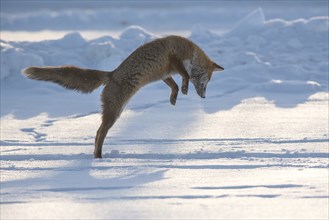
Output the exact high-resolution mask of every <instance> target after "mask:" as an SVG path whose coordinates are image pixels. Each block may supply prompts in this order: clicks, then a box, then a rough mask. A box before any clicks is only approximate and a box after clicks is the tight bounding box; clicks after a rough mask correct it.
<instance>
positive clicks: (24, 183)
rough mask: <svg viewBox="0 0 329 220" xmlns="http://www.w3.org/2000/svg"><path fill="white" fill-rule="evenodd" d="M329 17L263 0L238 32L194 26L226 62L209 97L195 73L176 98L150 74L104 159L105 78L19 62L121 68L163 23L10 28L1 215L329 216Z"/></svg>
mask: <svg viewBox="0 0 329 220" xmlns="http://www.w3.org/2000/svg"><path fill="white" fill-rule="evenodd" d="M90 13H92V12H90ZM45 16H46V15H45ZM39 18H43V17H42V16H41V17H39ZM328 21H329V19H328V17H327V16H317V17H311V18H305V19H298V20H292V21H287V20H283V19H271V20H266V19H265V15H264V13H263V10H262V9H261V8H258V9H256V10H254V11H252V12H251V13H250V14H248V15H247V16H246V17H244V18H243V19H241V20H240V21H239V22H237V23H236V25H235V26H234V27H233V28H232V29H231V30H230V31H227V32H226V33H225V34H218V33H215V32H212V31H209V30H208V29H207V28H204V27H202V26H195V27H194V28H193V30H192V32H191V34H190V36H189V38H190V39H191V40H193V41H194V42H196V43H197V44H198V45H200V47H201V48H203V49H204V50H205V51H206V53H207V54H208V55H209V56H210V57H211V58H212V59H213V60H214V61H216V62H217V63H219V64H221V65H223V66H224V67H225V71H224V72H222V73H218V74H216V73H215V74H214V76H213V79H212V80H211V81H210V83H209V86H208V88H207V95H206V99H205V100H201V99H200V98H199V97H198V96H197V95H196V92H195V91H194V88H193V86H190V89H189V94H188V96H183V95H181V94H179V96H178V100H177V104H176V106H175V107H173V106H171V105H170V103H169V90H168V88H167V87H166V86H165V85H164V84H163V83H162V82H158V83H154V84H151V85H149V86H146V87H145V88H143V89H142V90H141V91H140V92H139V93H138V94H137V95H136V96H135V97H134V98H133V99H132V100H131V102H130V103H129V104H128V105H127V108H126V110H125V111H124V112H123V114H122V116H121V118H120V119H119V121H118V122H117V123H116V124H115V125H114V127H113V128H112V129H111V130H110V132H109V134H108V136H107V139H106V140H105V145H104V149H103V151H104V158H103V159H101V160H94V159H93V158H92V157H93V156H92V152H93V142H94V137H95V133H96V130H97V128H98V126H99V124H100V114H99V111H100V102H99V95H100V92H101V89H99V90H97V91H96V92H95V93H93V94H91V95H81V94H77V93H74V92H72V91H68V90H65V89H62V88H60V87H58V86H56V85H53V84H50V83H45V82H37V81H32V80H28V79H26V78H24V77H23V76H22V75H20V71H21V69H23V68H25V67H27V66H32V65H40V66H43V65H63V64H73V65H78V66H80V67H87V68H97V69H104V70H111V69H114V68H115V67H116V66H117V65H118V64H120V63H121V62H122V61H123V60H124V59H125V57H127V56H128V55H129V54H130V53H131V52H132V51H133V50H134V49H135V48H136V47H138V46H139V45H141V44H143V43H145V42H148V41H150V40H152V39H154V38H156V37H159V36H158V35H157V34H153V33H151V32H149V31H147V30H145V29H144V28H142V27H139V26H131V27H128V28H126V29H125V30H123V31H122V33H121V34H119V36H117V37H113V36H103V37H100V38H97V39H92V40H86V39H85V38H83V37H82V36H81V34H80V33H78V32H75V33H70V34H68V35H65V36H64V37H63V38H61V39H58V40H43V41H39V42H28V41H26V42H21V41H8V40H1V218H3V219H77V218H78V219H158V218H165V219H170V218H171V219H177V218H178V219H181V218H182V219H186V218H188V219H211V218H212V219H238V218H239V219H246V218H253V219H279V218H280V219H283V218H285V219H327V218H328V205H329V201H328V194H329V192H328V177H329V176H328V167H329V163H328V151H329V149H328V147H329V146H328V144H329V131H328V42H327V39H328ZM18 22H19V20H18ZM40 22H41V21H40ZM175 80H176V82H177V83H178V84H180V81H181V79H180V78H179V77H175Z"/></svg>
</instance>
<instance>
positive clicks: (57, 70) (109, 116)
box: [22, 36, 224, 158]
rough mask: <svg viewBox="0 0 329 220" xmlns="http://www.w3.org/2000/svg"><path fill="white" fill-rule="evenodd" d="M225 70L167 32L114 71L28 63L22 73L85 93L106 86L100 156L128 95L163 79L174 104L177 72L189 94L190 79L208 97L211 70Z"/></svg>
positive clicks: (97, 140) (99, 133)
mask: <svg viewBox="0 0 329 220" xmlns="http://www.w3.org/2000/svg"><path fill="white" fill-rule="evenodd" d="M223 70H224V68H223V67H221V66H220V65H218V64H216V63H215V62H213V61H211V60H210V59H209V58H208V56H207V55H206V54H205V53H204V52H203V51H202V50H201V49H200V48H199V47H198V46H197V45H196V44H194V43H193V42H192V41H190V40H188V39H186V38H183V37H179V36H168V37H165V38H160V39H156V40H153V41H151V42H149V43H146V44H144V45H142V46H140V47H139V48H137V49H136V50H135V51H134V52H133V53H132V54H131V55H130V56H128V57H127V58H126V59H125V60H124V61H123V62H122V63H121V64H120V65H119V66H118V67H117V68H116V69H115V70H113V71H109V72H107V71H100V70H92V69H82V68H78V67H75V66H59V67H28V68H26V69H24V70H23V71H22V73H23V74H24V75H25V76H27V77H29V78H31V79H36V80H44V81H51V82H54V83H57V84H59V85H61V86H63V87H65V88H68V89H73V90H77V91H79V92H82V93H90V92H92V91H94V90H95V89H96V88H98V87H99V86H101V85H104V86H105V87H104V90H103V92H102V123H101V125H100V127H99V129H98V131H97V134H96V138H95V151H94V157H95V158H101V157H102V146H103V142H104V139H105V137H106V135H107V132H108V130H109V129H110V128H111V127H112V126H113V124H114V123H115V122H116V120H117V119H118V118H119V116H120V114H121V112H122V110H123V108H124V106H125V105H126V104H127V102H128V101H129V99H130V98H131V97H132V96H133V95H134V94H135V93H136V92H137V91H138V90H139V89H140V88H142V87H143V86H144V85H146V84H148V83H151V82H154V81H157V80H163V81H164V82H165V83H166V84H167V85H168V86H169V87H170V88H171V95H170V103H171V104H172V105H175V104H176V99H177V95H178V91H179V89H178V86H177V84H176V82H175V81H174V79H173V78H172V77H171V76H172V75H173V74H174V73H178V74H179V75H181V76H182V87H181V90H182V93H183V94H185V95H187V92H188V83H189V81H190V82H192V83H193V85H194V87H195V89H196V92H197V94H198V95H199V96H200V97H202V98H205V94H206V87H207V83H208V82H209V80H210V79H211V76H212V73H213V72H214V71H223Z"/></svg>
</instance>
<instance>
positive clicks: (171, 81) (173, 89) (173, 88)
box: [163, 77, 179, 105]
mask: <svg viewBox="0 0 329 220" xmlns="http://www.w3.org/2000/svg"><path fill="white" fill-rule="evenodd" d="M163 81H164V82H165V83H166V84H167V85H168V86H169V87H170V88H171V95H170V103H171V104H172V105H175V104H176V100H177V95H178V91H179V89H178V85H177V84H176V82H175V81H174V79H173V78H172V77H169V78H166V79H164V80H163Z"/></svg>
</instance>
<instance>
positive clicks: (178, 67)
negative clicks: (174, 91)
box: [170, 56, 190, 95]
mask: <svg viewBox="0 0 329 220" xmlns="http://www.w3.org/2000/svg"><path fill="white" fill-rule="evenodd" d="M170 60H171V63H172V69H173V70H174V71H177V73H178V74H179V75H181V76H182V78H183V80H182V93H183V94H184V95H187V93H188V82H189V79H190V75H189V74H188V72H187V71H186V69H185V67H184V65H183V63H182V61H181V60H179V59H177V58H176V57H175V56H171V57H170Z"/></svg>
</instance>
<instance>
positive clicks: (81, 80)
mask: <svg viewBox="0 0 329 220" xmlns="http://www.w3.org/2000/svg"><path fill="white" fill-rule="evenodd" d="M22 73H23V74H24V75H25V76H27V77H29V78H31V79H36V80H43V81H51V82H54V83H57V84H59V85H61V86H63V87H65V88H68V89H73V90H76V91H79V92H82V93H90V92H92V91H94V90H95V89H97V88H98V87H99V86H101V85H105V84H107V82H108V79H109V78H108V77H109V76H110V75H109V74H110V72H106V71H100V70H92V69H82V68H79V67H75V66H59V67H47V66H46V67H28V68H26V69H24V70H23V71H22Z"/></svg>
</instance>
